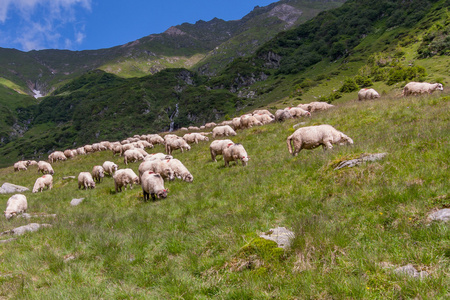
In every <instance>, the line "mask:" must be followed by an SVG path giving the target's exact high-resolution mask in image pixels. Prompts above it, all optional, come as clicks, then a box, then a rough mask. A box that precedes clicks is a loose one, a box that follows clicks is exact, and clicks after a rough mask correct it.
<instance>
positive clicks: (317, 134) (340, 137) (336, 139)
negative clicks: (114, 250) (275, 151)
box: [286, 125, 353, 156]
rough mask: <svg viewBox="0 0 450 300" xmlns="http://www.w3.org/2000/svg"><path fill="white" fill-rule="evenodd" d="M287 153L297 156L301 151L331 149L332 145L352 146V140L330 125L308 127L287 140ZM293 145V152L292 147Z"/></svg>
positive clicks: (297, 131) (300, 129)
mask: <svg viewBox="0 0 450 300" xmlns="http://www.w3.org/2000/svg"><path fill="white" fill-rule="evenodd" d="M286 142H287V146H288V150H289V153H290V154H292V155H294V156H297V155H298V153H299V152H300V151H301V150H302V149H314V148H316V147H319V146H320V145H322V147H323V149H324V150H325V149H332V148H333V145H332V144H353V140H352V139H351V138H349V137H348V136H346V135H345V134H343V133H342V132H340V131H338V130H336V129H335V128H334V127H333V126H331V125H318V126H308V127H302V128H299V129H297V130H296V131H295V132H294V133H293V134H292V135H290V136H289V137H288V138H287V140H286ZM291 143H293V144H294V150H292V145H291Z"/></svg>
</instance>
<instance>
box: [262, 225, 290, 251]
mask: <svg viewBox="0 0 450 300" xmlns="http://www.w3.org/2000/svg"><path fill="white" fill-rule="evenodd" d="M294 236H295V235H294V233H293V232H292V231H290V230H288V229H286V227H277V228H273V229H270V230H269V231H267V232H265V233H263V234H260V235H259V237H261V238H263V239H266V240H271V241H274V242H276V243H277V244H278V247H280V248H283V249H286V248H289V247H290V245H291V239H293V238H294Z"/></svg>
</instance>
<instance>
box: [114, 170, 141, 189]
mask: <svg viewBox="0 0 450 300" xmlns="http://www.w3.org/2000/svg"><path fill="white" fill-rule="evenodd" d="M113 178H114V187H115V189H116V192H117V193H118V192H121V191H122V187H125V190H126V189H127V185H128V184H129V185H130V189H133V184H139V177H138V176H137V175H136V173H134V171H133V170H132V169H120V170H117V171H116V173H115V174H114V176H113Z"/></svg>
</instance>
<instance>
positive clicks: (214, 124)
mask: <svg viewBox="0 0 450 300" xmlns="http://www.w3.org/2000/svg"><path fill="white" fill-rule="evenodd" d="M214 126H217V124H216V123H214V122H210V123H206V124H205V128H213V127H214Z"/></svg>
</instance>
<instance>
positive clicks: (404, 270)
mask: <svg viewBox="0 0 450 300" xmlns="http://www.w3.org/2000/svg"><path fill="white" fill-rule="evenodd" d="M394 273H396V274H398V275H406V276H409V277H413V278H424V277H427V276H428V272H426V271H421V272H418V271H417V270H416V268H414V266H413V265H412V264H407V265H406V266H403V267H398V268H397V269H395V270H394Z"/></svg>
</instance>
